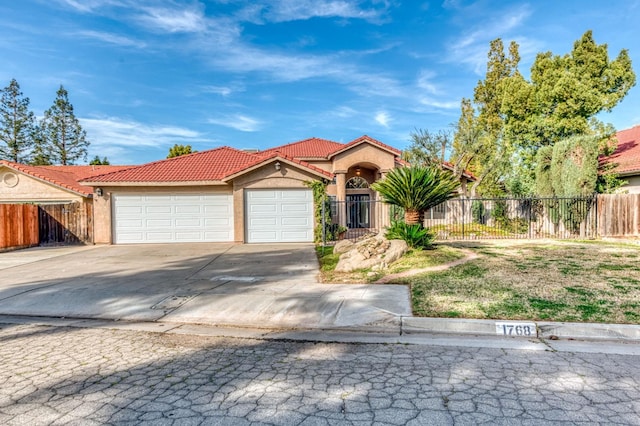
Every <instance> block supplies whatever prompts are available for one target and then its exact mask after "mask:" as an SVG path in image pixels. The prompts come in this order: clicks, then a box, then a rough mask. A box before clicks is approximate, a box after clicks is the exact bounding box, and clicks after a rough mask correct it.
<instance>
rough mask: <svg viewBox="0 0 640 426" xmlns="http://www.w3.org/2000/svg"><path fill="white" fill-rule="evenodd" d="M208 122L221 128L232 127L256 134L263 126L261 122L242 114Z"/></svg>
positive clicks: (212, 119) (211, 119)
mask: <svg viewBox="0 0 640 426" xmlns="http://www.w3.org/2000/svg"><path fill="white" fill-rule="evenodd" d="M207 122H208V123H211V124H217V125H219V126H224V127H230V128H232V129H236V130H239V131H241V132H256V131H258V130H260V128H261V126H262V122H261V121H259V120H256V119H255V118H251V117H248V116H246V115H242V114H235V115H227V116H221V117H216V118H210V119H208V120H207Z"/></svg>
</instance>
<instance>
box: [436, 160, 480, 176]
mask: <svg viewBox="0 0 640 426" xmlns="http://www.w3.org/2000/svg"><path fill="white" fill-rule="evenodd" d="M442 165H443V166H444V168H445V169H447V170H451V171H453V170H454V169H455V165H454V164H453V163H450V162H448V161H443V162H442ZM462 176H464V177H466V178H467V179H469V180H473V181H475V180H478V179H477V178H476V177H475V175H474V174H473V173H471V172H470V171H469V170H465V171H464V172H462Z"/></svg>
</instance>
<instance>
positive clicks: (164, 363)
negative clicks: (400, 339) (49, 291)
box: [0, 324, 640, 425]
mask: <svg viewBox="0 0 640 426" xmlns="http://www.w3.org/2000/svg"><path fill="white" fill-rule="evenodd" d="M639 361H640V356H638V355H624V354H616V353H608V354H604V353H588V352H571V351H554V350H552V349H549V350H522V349H507V348H486V347H465V346H464V345H461V346H434V345H428V344H411V345H406V344H362V343H360V344H353V343H319V342H296V341H278V340H259V339H238V338H225V337H203V336H193V335H179V334H166V333H165V334H161V333H151V332H141V331H127V330H114V329H103V328H71V327H57V326H42V325H35V324H0V365H1V366H2V368H0V424H3V425H24V424H28V425H49V424H64V425H73V424H78V425H91V424H139V423H149V424H154V425H164V424H166V425H200V424H224V425H227V424H231V425H244V424H275V425H343V424H344V425H346V424H362V425H368V424H380V425H386V424H389V425H404V424H408V425H428V424H445V425H446V424H482V423H484V424H492V425H493V424H509V425H517V424H536V425H537V424H558V423H563V424H572V423H573V424H578V423H589V424H593V423H602V424H605V423H606V424H640V362H639Z"/></svg>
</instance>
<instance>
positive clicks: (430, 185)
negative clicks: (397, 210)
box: [371, 166, 460, 225]
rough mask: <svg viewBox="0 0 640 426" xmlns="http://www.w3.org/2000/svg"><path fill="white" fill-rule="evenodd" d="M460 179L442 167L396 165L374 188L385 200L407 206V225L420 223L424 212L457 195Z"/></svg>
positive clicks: (405, 213) (403, 206) (405, 207)
mask: <svg viewBox="0 0 640 426" xmlns="http://www.w3.org/2000/svg"><path fill="white" fill-rule="evenodd" d="M459 185H460V183H459V181H458V180H457V179H456V178H455V177H454V176H453V175H452V174H451V172H449V171H445V170H442V169H440V168H438V167H422V166H411V167H401V168H398V169H393V170H391V171H390V172H389V173H387V175H386V176H385V177H384V179H382V180H379V181H377V182H374V183H373V184H372V185H371V188H372V189H373V190H374V191H378V192H379V193H380V195H381V196H382V200H383V201H384V202H385V203H388V204H392V205H395V206H398V207H402V208H403V209H404V219H405V223H407V225H412V224H416V223H420V217H421V215H422V213H423V212H424V211H425V210H427V209H430V208H432V207H435V206H437V205H438V204H440V203H443V202H445V201H447V200H448V199H450V198H453V197H455V196H456V195H457V192H456V190H457V189H458V187H459Z"/></svg>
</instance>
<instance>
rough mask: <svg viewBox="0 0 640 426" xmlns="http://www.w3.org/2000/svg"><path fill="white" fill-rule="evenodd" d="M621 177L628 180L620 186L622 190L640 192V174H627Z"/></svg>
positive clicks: (631, 192)
mask: <svg viewBox="0 0 640 426" xmlns="http://www.w3.org/2000/svg"><path fill="white" fill-rule="evenodd" d="M620 179H622V180H625V181H627V182H628V183H627V184H626V185H624V186H623V187H621V188H620V190H621V191H623V192H625V191H626V192H628V193H629V194H640V176H625V177H621V178H620Z"/></svg>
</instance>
